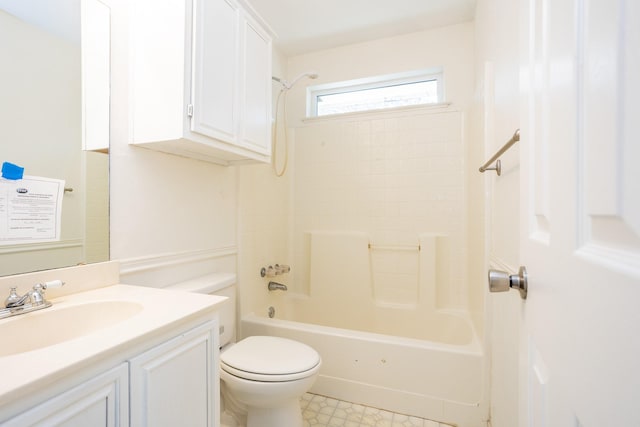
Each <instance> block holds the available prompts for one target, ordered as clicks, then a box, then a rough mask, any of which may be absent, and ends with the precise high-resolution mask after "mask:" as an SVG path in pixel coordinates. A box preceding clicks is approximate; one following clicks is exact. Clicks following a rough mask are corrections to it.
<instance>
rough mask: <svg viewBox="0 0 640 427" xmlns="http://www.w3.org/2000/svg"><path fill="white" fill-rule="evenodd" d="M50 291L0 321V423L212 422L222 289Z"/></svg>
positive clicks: (216, 414)
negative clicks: (45, 304)
mask: <svg viewBox="0 0 640 427" xmlns="http://www.w3.org/2000/svg"><path fill="white" fill-rule="evenodd" d="M53 274H55V273H53ZM14 277H17V276H14ZM49 277H51V273H50V274H49ZM6 280H7V279H6V278H0V291H2V292H4V288H3V286H2V283H1V282H2V281H6ZM63 280H64V279H63ZM67 292H68V290H67ZM47 299H49V300H50V301H51V302H52V303H53V305H52V306H51V307H50V308H47V309H43V310H40V311H38V312H32V313H28V314H24V315H19V316H15V317H11V318H8V319H2V320H1V321H0V334H1V335H2V336H3V337H4V338H3V339H5V342H4V343H3V345H2V347H1V348H0V369H1V370H2V372H3V380H2V381H1V382H0V424H1V425H3V426H31V425H46V426H65V427H70V426H89V425H104V426H128V425H131V426H154V427H155V426H175V425H189V426H218V423H219V420H218V418H219V374H218V369H217V366H218V357H219V344H218V342H219V338H218V314H217V311H218V309H219V308H220V306H221V305H222V304H223V303H224V301H225V300H226V299H225V298H223V297H218V296H212V295H198V294H189V293H184V292H180V291H170V290H163V289H155V288H146V287H139V286H128V285H119V284H115V285H110V286H105V287H100V288H96V289H90V290H86V291H82V292H77V293H72V294H68V295H62V296H58V297H50V296H47Z"/></svg>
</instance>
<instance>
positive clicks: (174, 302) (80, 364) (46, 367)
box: [0, 285, 226, 419]
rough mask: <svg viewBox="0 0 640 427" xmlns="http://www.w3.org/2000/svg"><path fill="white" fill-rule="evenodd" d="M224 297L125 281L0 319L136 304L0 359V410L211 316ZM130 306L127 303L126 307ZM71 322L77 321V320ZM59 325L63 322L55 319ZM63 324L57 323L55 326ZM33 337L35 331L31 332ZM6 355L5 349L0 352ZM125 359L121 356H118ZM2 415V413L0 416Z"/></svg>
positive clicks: (9, 339)
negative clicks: (85, 329)
mask: <svg viewBox="0 0 640 427" xmlns="http://www.w3.org/2000/svg"><path fill="white" fill-rule="evenodd" d="M225 300H226V298H224V297H219V296H214V295H202V294H193V293H188V292H181V291H172V290H165V289H156V288H147V287H140V286H130V285H113V286H108V287H104V288H98V289H94V290H90V291H86V292H80V293H76V294H72V295H66V296H61V297H58V298H54V299H51V300H50V301H51V302H52V303H53V306H52V307H49V308H46V309H43V310H39V311H35V312H32V313H28V314H23V315H19V316H14V317H11V318H8V319H1V320H0V322H2V323H4V322H19V321H20V320H21V318H24V317H26V316H37V315H39V314H40V313H44V312H48V311H54V310H62V309H64V308H65V307H70V306H72V305H81V304H88V303H95V302H99V301H109V302H111V303H110V305H109V307H111V308H114V307H115V308H117V306H118V305H117V303H118V302H123V307H126V306H127V304H126V302H132V303H137V304H140V305H141V306H142V308H141V310H140V311H139V312H137V313H135V314H133V315H132V316H131V317H128V318H127V319H126V320H123V321H120V322H118V323H115V324H113V325H110V326H106V327H102V328H100V329H97V330H95V331H92V332H90V333H88V334H86V335H82V336H79V337H77V338H73V339H69V340H66V341H63V342H60V343H57V344H54V345H50V346H47V347H44V348H40V349H37V350H33V351H26V352H22V353H18V354H14V355H8V356H3V357H0V372H1V373H2V374H1V376H2V379H1V380H0V414H1V413H2V412H3V411H2V408H3V407H4V406H6V405H7V404H9V403H11V402H15V401H16V400H17V399H21V398H23V397H25V396H28V395H29V394H30V393H34V392H36V391H39V390H41V389H42V388H44V387H46V386H47V385H50V384H53V383H55V382H56V381H58V380H62V379H64V378H66V377H68V376H70V375H73V374H74V373H76V372H78V370H79V369H82V368H87V367H90V366H92V365H95V364H98V363H100V362H102V361H104V360H106V359H110V358H113V359H114V360H115V359H117V356H118V355H122V357H123V358H124V357H130V356H132V354H128V353H131V352H132V351H134V350H136V348H138V350H139V348H140V347H141V346H142V344H144V343H145V342H147V341H150V340H153V339H154V338H155V339H157V338H159V337H162V335H163V334H166V333H168V332H170V331H171V329H174V328H177V327H179V326H180V325H182V324H187V323H189V322H193V321H196V320H199V318H202V321H203V322H204V321H205V320H206V319H207V317H209V318H212V317H213V316H214V315H215V312H216V310H217V308H218V306H219V305H220V304H221V303H223V302H224V301H225ZM129 307H130V305H129ZM73 321H77V322H83V319H82V318H79V319H73ZM61 323H65V322H61ZM64 327H65V325H64V324H61V325H60V328H64ZM31 333H32V334H34V335H33V336H31V337H30V338H29V339H31V338H33V337H34V336H35V337H37V336H38V333H39V331H38V330H34V331H31ZM0 339H1V340H2V342H0V345H2V346H3V347H5V348H6V347H7V346H9V347H10V346H11V343H12V341H13V340H19V339H20V337H15V336H2V337H1V338H0ZM5 354H6V353H5ZM123 360H125V359H123ZM0 419H2V417H0Z"/></svg>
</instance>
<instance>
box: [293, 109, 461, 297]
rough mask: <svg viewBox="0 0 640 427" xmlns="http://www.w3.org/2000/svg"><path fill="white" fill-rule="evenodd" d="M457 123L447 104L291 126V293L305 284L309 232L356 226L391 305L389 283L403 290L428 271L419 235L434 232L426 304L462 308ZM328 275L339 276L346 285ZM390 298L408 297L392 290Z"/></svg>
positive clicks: (457, 115) (302, 289) (454, 111)
mask: <svg viewBox="0 0 640 427" xmlns="http://www.w3.org/2000/svg"><path fill="white" fill-rule="evenodd" d="M463 129H464V115H463V113H462V112H460V111H458V110H457V109H455V108H452V107H447V106H441V107H430V108H416V109H408V110H403V111H401V112H398V111H396V112H388V113H372V114H363V115H358V116H353V117H350V118H339V119H328V120H322V119H318V120H311V121H308V122H307V124H306V125H304V126H302V127H299V128H296V129H295V148H294V162H293V164H294V168H295V170H294V175H295V179H294V183H293V212H294V215H293V221H294V224H293V254H295V255H294V256H295V262H294V265H295V266H296V267H297V268H296V269H295V270H294V271H293V272H294V274H295V280H294V281H293V282H295V287H294V290H295V291H297V292H301V293H308V292H309V290H310V280H309V278H310V277H311V275H310V270H311V268H312V266H311V265H310V261H309V260H310V259H312V258H310V248H311V244H310V236H311V235H312V234H313V233H314V232H327V231H328V232H337V233H345V234H348V233H352V232H358V233H364V235H368V236H369V243H370V244H371V245H372V249H371V250H370V252H371V254H370V255H371V256H370V257H369V259H370V260H371V262H375V263H376V266H377V267H380V264H381V263H384V266H383V267H382V268H383V270H384V271H383V274H376V271H379V270H380V268H376V269H373V268H372V270H371V271H372V278H373V280H372V282H374V281H376V280H377V283H378V285H379V283H380V282H381V280H383V281H384V280H385V278H386V283H387V284H389V286H387V287H386V288H385V289H379V287H378V289H377V290H376V291H377V292H378V293H382V294H384V295H386V299H387V300H390V301H391V302H394V298H393V292H394V289H393V286H394V285H393V283H396V284H399V286H398V288H397V292H399V293H404V295H407V287H410V284H411V283H416V285H417V283H418V280H417V279H418V276H419V275H424V274H428V273H429V272H424V271H423V272H419V270H420V268H419V263H418V257H417V254H418V246H419V245H420V240H421V236H424V235H437V236H441V237H439V240H440V241H441V242H443V243H442V245H440V247H439V250H438V254H439V256H438V258H439V260H437V261H436V263H435V264H436V265H437V268H438V281H439V283H437V284H436V295H435V296H434V297H435V298H436V301H434V303H435V305H436V306H437V307H446V308H466V306H467V277H466V275H467V268H466V265H467V256H468V254H467V250H466V248H467V232H466V223H467V217H466V215H467V213H466V212H467V209H466V193H465V182H466V180H465V168H464V159H465V147H464V139H463ZM376 247H381V248H382V250H375V248H376ZM385 247H391V248H390V250H386V249H384V248H385ZM364 250H365V251H366V250H367V248H366V246H365V247H364ZM423 250H424V249H423ZM355 255H356V254H354V256H355ZM365 255H366V253H365ZM358 264H362V263H358ZM361 268H363V267H362V266H361ZM336 273H337V274H336V275H335V276H336V277H335V280H336V281H337V282H340V281H341V280H342V279H343V278H344V279H345V281H348V280H346V278H345V277H344V275H342V276H341V275H340V273H339V271H336ZM367 273H368V272H367ZM394 275H395V276H394ZM363 277H366V274H365V275H364V276H363ZM334 284H335V283H334ZM342 285H343V288H345V287H348V286H349V283H344V284H342ZM314 286H315V285H314ZM337 286H338V288H339V287H340V285H337ZM371 289H372V292H373V283H372V287H371ZM416 290H417V288H416ZM410 294H411V293H410V292H409V293H408V295H410ZM398 301H401V302H405V303H406V302H407V301H406V300H403V299H402V298H401V296H400V295H399V298H398Z"/></svg>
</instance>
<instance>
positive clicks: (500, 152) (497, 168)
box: [479, 129, 520, 176]
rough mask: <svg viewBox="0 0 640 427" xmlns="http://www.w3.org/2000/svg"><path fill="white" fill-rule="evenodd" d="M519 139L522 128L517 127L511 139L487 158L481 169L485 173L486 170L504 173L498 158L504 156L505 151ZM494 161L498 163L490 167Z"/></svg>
mask: <svg viewBox="0 0 640 427" xmlns="http://www.w3.org/2000/svg"><path fill="white" fill-rule="evenodd" d="M518 141H520V129H516V131H515V132H514V133H513V136H512V137H511V139H510V140H509V141H507V143H506V144H504V145H503V146H502V148H501V149H499V150H498V152H497V153H496V154H494V155H493V157H491V158H490V159H489V160H487V162H486V163H485V164H484V165H482V166H480V169H479V170H480V172H483V173H484V171H496V173H497V174H498V176H500V174H501V173H502V164H501V163H500V160H499V159H498V157H500V156H502V155H503V154H504V152H505V151H507V150H508V149H509V148H511V146H512V145H513V144H515V143H516V142H518ZM493 162H496V165H495V166H494V167H492V168H490V167H489V165H490V164H492V163H493Z"/></svg>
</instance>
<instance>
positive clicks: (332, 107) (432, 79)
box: [307, 70, 443, 117]
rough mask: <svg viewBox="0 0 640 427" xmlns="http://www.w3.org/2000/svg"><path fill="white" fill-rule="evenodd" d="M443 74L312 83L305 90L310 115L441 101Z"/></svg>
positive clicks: (317, 115) (429, 73)
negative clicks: (312, 84)
mask: <svg viewBox="0 0 640 427" xmlns="http://www.w3.org/2000/svg"><path fill="white" fill-rule="evenodd" d="M442 86H443V85H442V73H441V72H439V71H437V72H433V70H432V71H431V72H425V71H420V72H411V73H404V74H396V75H391V76H380V77H372V78H369V79H360V80H351V81H346V82H340V83H332V84H325V85H318V86H311V87H309V88H308V89H307V99H308V108H307V114H308V115H309V116H310V117H320V116H327V115H332V114H345V113H352V112H356V111H369V110H380V109H385V108H393V107H404V106H411V105H428V104H437V103H440V102H442V101H443V99H442V98H443V96H442V92H443V90H442V89H443V88H442Z"/></svg>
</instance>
